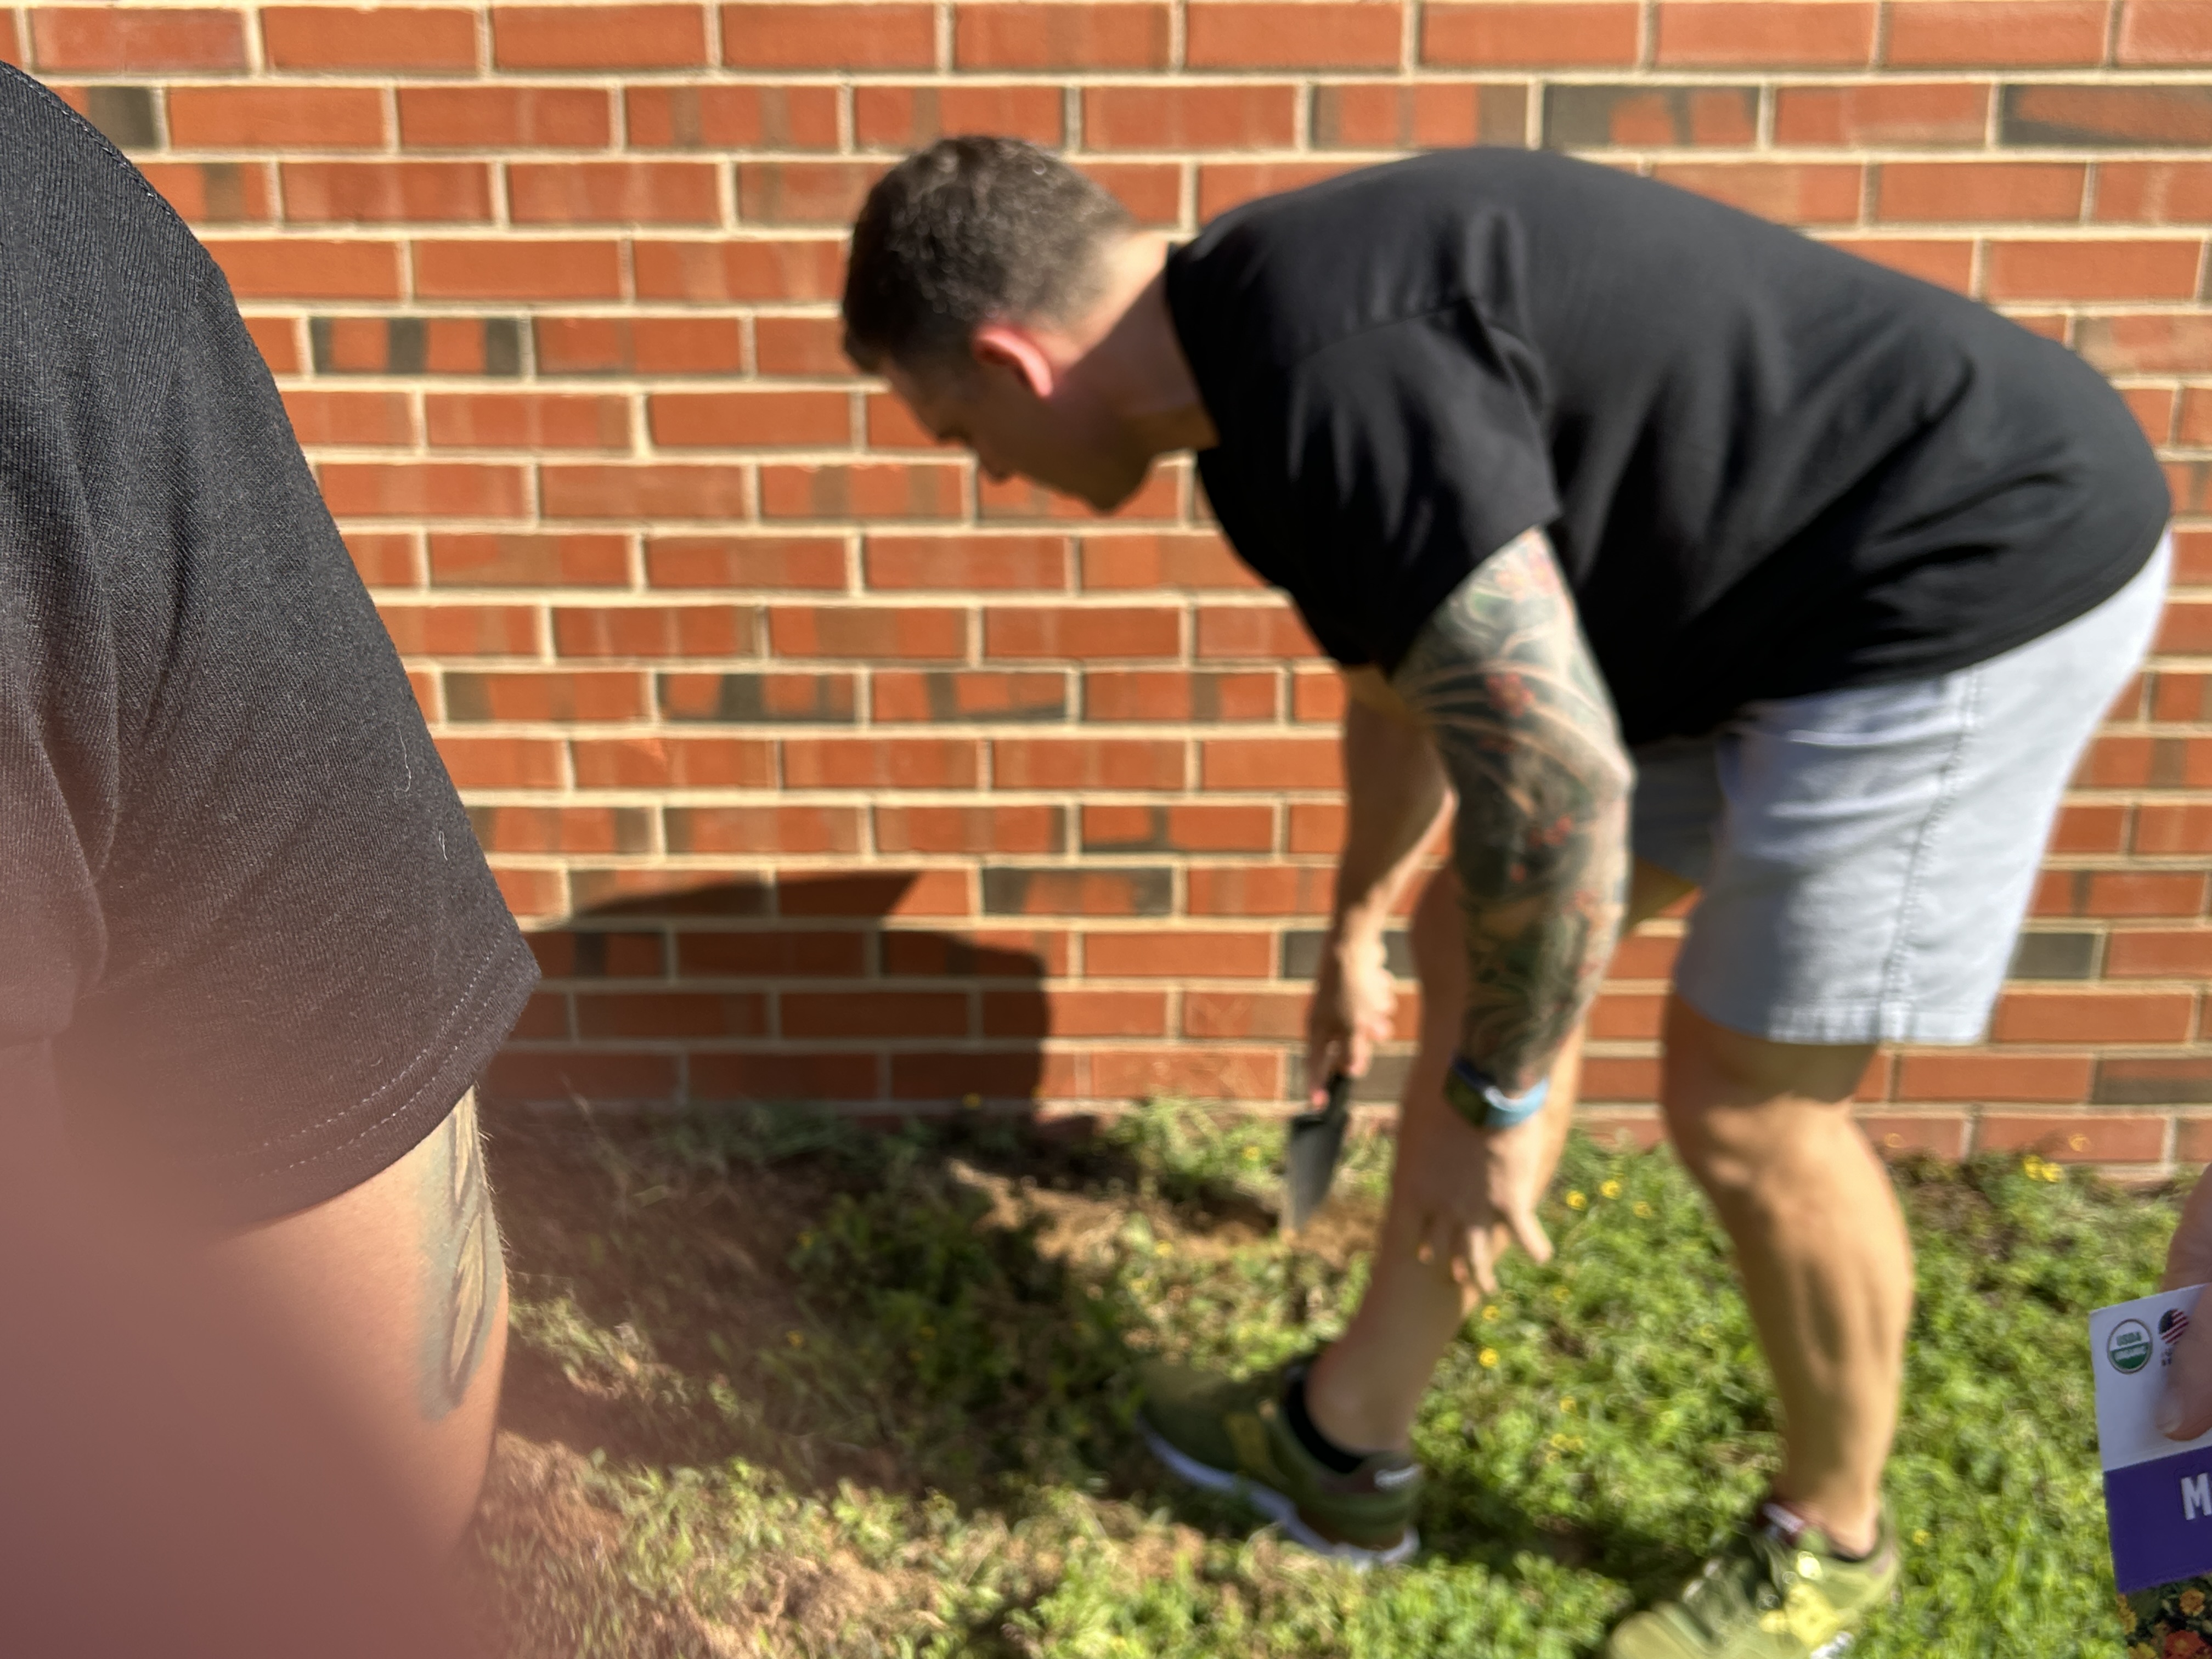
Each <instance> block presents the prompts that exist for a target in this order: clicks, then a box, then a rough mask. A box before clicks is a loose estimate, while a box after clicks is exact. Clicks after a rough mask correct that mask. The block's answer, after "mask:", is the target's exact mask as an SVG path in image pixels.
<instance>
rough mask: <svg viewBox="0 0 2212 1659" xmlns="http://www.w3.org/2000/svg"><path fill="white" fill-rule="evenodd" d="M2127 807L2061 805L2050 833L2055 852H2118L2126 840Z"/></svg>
mask: <svg viewBox="0 0 2212 1659" xmlns="http://www.w3.org/2000/svg"><path fill="white" fill-rule="evenodd" d="M2127 821H2128V809H2127V808H2126V807H2124V806H2079V805H2075V806H2062V807H2060V808H2059V809H2058V820H2057V824H2056V825H2055V826H2054V827H2053V829H2051V851H2052V852H2054V853H2118V852H2120V851H2122V850H2123V849H2124V846H2125V843H2126V839H2127Z"/></svg>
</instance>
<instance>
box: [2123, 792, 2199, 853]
mask: <svg viewBox="0 0 2212 1659" xmlns="http://www.w3.org/2000/svg"><path fill="white" fill-rule="evenodd" d="M2135 850H2136V852H2138V853H2150V854H2161V853H2165V854H2172V853H2212V804H2205V803H2201V802H2196V801H2171V802H2169V801H2145V802H2143V803H2142V805H2140V806H2138V807H2136V836H2135Z"/></svg>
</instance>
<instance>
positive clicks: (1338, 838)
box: [1283, 800, 1627, 974]
mask: <svg viewBox="0 0 2212 1659" xmlns="http://www.w3.org/2000/svg"><path fill="white" fill-rule="evenodd" d="M1344 823H1345V812H1344V804H1343V803H1342V802H1341V801H1317V800H1301V801H1293V802H1291V807H1290V828H1289V833H1288V834H1287V836H1285V839H1284V842H1283V845H1284V848H1285V851H1287V852H1292V853H1334V852H1336V851H1338V850H1339V849H1340V848H1342V847H1343V845H1344ZM1621 948H1622V949H1624V950H1626V948H1627V946H1626V945H1623V946H1622V947H1621ZM1613 972H1614V973H1615V974H1620V973H1624V972H1626V969H1622V968H1621V967H1620V966H1619V965H1618V963H1616V964H1615V966H1614V967H1613Z"/></svg>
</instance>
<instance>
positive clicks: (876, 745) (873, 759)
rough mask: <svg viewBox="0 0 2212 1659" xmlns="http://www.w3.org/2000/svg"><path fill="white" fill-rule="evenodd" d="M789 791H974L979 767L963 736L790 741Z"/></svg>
mask: <svg viewBox="0 0 2212 1659" xmlns="http://www.w3.org/2000/svg"><path fill="white" fill-rule="evenodd" d="M782 747H783V782H784V787H787V788H790V789H972V788H974V787H975V786H976V784H977V782H978V781H979V780H980V777H981V766H980V764H979V762H978V757H977V754H976V747H975V741H974V740H973V739H972V738H786V739H785V740H784V743H783V745H782Z"/></svg>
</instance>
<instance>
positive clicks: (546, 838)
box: [469, 806, 652, 853]
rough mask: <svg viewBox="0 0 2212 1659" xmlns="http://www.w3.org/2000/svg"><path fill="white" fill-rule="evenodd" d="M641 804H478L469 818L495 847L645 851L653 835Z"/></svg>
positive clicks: (489, 847)
mask: <svg viewBox="0 0 2212 1659" xmlns="http://www.w3.org/2000/svg"><path fill="white" fill-rule="evenodd" d="M651 820H652V814H651V811H650V810H649V809H647V808H646V807H642V806H477V807H471V809H470V811H469V822H470V823H471V825H472V826H473V827H474V828H475V829H476V832H477V840H478V841H480V842H483V845H484V848H485V850H486V851H488V852H492V853H642V852H645V851H647V848H648V847H649V844H650V838H651V835H652V821H651Z"/></svg>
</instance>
